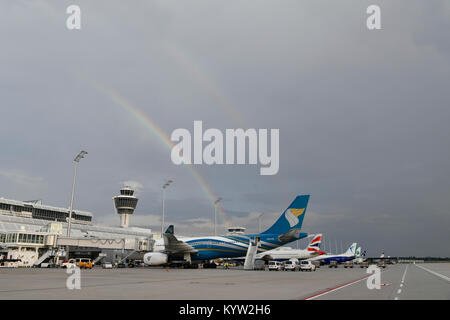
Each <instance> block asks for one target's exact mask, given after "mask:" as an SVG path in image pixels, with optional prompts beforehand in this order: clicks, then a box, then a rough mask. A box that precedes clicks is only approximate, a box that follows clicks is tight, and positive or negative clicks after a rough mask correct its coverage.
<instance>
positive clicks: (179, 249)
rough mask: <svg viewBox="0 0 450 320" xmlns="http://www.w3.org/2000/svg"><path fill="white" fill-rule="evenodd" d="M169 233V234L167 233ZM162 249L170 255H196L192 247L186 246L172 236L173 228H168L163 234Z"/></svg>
mask: <svg viewBox="0 0 450 320" xmlns="http://www.w3.org/2000/svg"><path fill="white" fill-rule="evenodd" d="M168 231H169V232H168ZM163 237H164V247H165V251H166V252H168V253H171V254H174V253H175V254H180V253H196V252H198V251H197V250H195V249H194V247H193V246H191V245H189V244H187V243H186V242H184V241H181V240H178V239H177V237H175V235H174V234H173V226H169V228H167V231H166V232H165V233H164V236H163Z"/></svg>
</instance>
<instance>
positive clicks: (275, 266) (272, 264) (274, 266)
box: [269, 261, 283, 271]
mask: <svg viewBox="0 0 450 320" xmlns="http://www.w3.org/2000/svg"><path fill="white" fill-rule="evenodd" d="M272 270H275V271H280V270H283V265H282V264H281V262H279V261H269V271H272Z"/></svg>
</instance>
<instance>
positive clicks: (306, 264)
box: [300, 260, 316, 271]
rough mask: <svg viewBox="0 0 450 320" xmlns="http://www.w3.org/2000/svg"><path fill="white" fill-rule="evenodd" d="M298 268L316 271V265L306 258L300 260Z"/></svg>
mask: <svg viewBox="0 0 450 320" xmlns="http://www.w3.org/2000/svg"><path fill="white" fill-rule="evenodd" d="M300 270H301V271H316V266H315V265H314V264H313V263H312V262H311V261H307V260H303V261H301V262H300Z"/></svg>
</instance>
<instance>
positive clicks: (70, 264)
mask: <svg viewBox="0 0 450 320" xmlns="http://www.w3.org/2000/svg"><path fill="white" fill-rule="evenodd" d="M76 266H77V263H76V261H75V259H69V261H66V260H64V261H63V262H62V263H61V268H73V267H76Z"/></svg>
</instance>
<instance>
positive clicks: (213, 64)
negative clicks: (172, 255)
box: [0, 0, 450, 256]
mask: <svg viewBox="0 0 450 320" xmlns="http://www.w3.org/2000/svg"><path fill="white" fill-rule="evenodd" d="M374 3H375V4H379V5H380V7H381V10H382V11H381V14H382V16H381V18H382V30H377V31H369V30H368V29H367V28H366V18H367V14H366V8H367V7H368V5H370V4H374ZM70 4H78V5H79V6H80V7H81V16H82V20H81V27H82V28H81V30H74V31H69V30H68V29H67V28H66V19H67V17H68V15H67V14H66V8H67V6H69V5H70ZM0 38H1V50H0V97H1V100H0V101H1V107H0V119H1V125H0V150H1V152H0V196H2V197H5V198H11V199H18V200H30V199H42V200H43V201H44V203H45V204H50V205H55V206H62V207H68V206H69V202H70V192H71V185H72V173H73V161H72V160H73V158H74V156H75V155H76V154H77V153H78V152H79V151H80V150H82V149H84V150H87V151H88V152H89V154H88V155H87V156H86V158H85V159H83V160H82V161H81V162H80V165H79V170H78V176H77V185H76V197H75V208H76V209H82V210H88V211H91V212H92V213H93V214H94V215H95V220H96V222H98V223H102V224H107V225H118V224H119V217H118V216H117V215H116V214H115V211H114V207H113V202H112V199H111V198H112V197H113V196H114V195H116V194H117V193H118V191H119V189H120V188H121V187H122V186H123V184H124V183H126V184H132V185H134V186H136V187H137V196H138V197H139V199H140V200H139V204H138V208H137V209H136V212H135V214H134V216H133V217H132V220H131V224H132V225H135V226H144V227H151V228H152V229H154V230H155V231H159V229H160V213H161V186H162V184H163V183H164V180H165V179H167V178H171V179H173V180H174V181H175V182H174V183H173V185H171V186H170V187H169V188H168V189H167V193H166V199H167V201H166V208H167V211H166V222H167V223H174V224H175V232H176V233H177V234H183V235H195V234H202V235H207V234H211V233H212V230H213V226H212V219H213V214H214V208H213V205H212V203H211V199H209V198H208V196H207V195H206V194H205V192H204V191H203V189H202V186H201V185H200V184H199V183H198V181H197V180H196V179H194V177H193V175H192V174H191V172H190V171H189V170H188V168H187V167H185V166H176V165H174V164H173V163H172V162H171V160H170V150H169V149H168V148H167V146H166V145H165V144H164V143H163V142H162V140H161V139H160V138H159V137H158V136H157V135H155V133H154V132H153V131H152V130H151V129H150V128H149V127H148V125H146V122H145V121H143V120H142V119H143V118H141V119H140V120H139V119H138V118H137V117H136V116H135V115H133V113H132V112H131V111H130V109H128V110H127V108H125V107H124V105H128V106H133V108H135V109H134V110H135V111H136V110H137V111H138V112H140V114H141V115H143V116H144V118H146V119H147V121H148V120H150V121H152V122H153V123H155V124H157V126H158V127H160V128H161V130H162V131H163V132H164V134H165V135H166V136H170V134H171V133H172V131H173V130H175V129H177V128H187V129H188V130H190V131H191V132H192V131H193V121H194V120H202V121H203V125H204V127H205V128H218V129H220V130H225V129H227V128H231V129H232V128H238V127H244V128H256V129H259V128H267V129H271V128H278V129H280V170H279V173H278V174H277V175H274V176H260V174H259V166H251V165H245V166H242V165H241V166H237V165H229V166H219V165H215V166H206V165H201V166H195V170H197V172H198V173H199V174H200V176H201V177H202V178H203V179H204V181H206V184H207V185H208V186H207V188H210V190H212V192H213V193H214V194H215V195H216V196H220V197H222V198H223V199H224V200H223V201H222V207H223V210H224V211H225V212H226V216H227V218H226V219H227V220H228V221H229V223H230V224H232V225H241V226H244V227H247V230H248V231H249V232H256V231H257V230H258V219H257V217H258V216H259V214H260V213H264V215H263V218H262V226H263V228H267V227H269V226H270V225H271V224H272V223H273V222H274V221H275V219H276V218H277V217H278V216H279V215H280V214H281V212H282V211H283V210H284V209H285V208H286V206H287V205H288V204H289V203H290V202H291V201H292V200H293V199H294V197H295V196H296V195H298V194H311V199H310V203H309V206H308V210H307V213H306V216H305V219H304V224H303V231H305V232H309V233H317V232H322V233H323V234H324V236H325V241H326V246H325V248H326V249H328V247H329V244H328V243H329V242H331V247H332V250H333V251H335V247H336V244H337V247H338V251H340V248H341V242H342V244H343V246H348V245H349V244H350V243H351V242H353V241H355V242H358V243H359V244H360V245H361V246H362V247H363V248H364V249H367V251H368V254H369V255H371V256H378V255H379V254H380V253H381V252H382V251H383V250H384V251H385V253H386V254H387V255H433V256H450V247H449V246H448V244H449V243H450V232H449V231H450V214H449V208H450V180H449V177H450V139H449V137H450V125H449V122H450V92H449V88H450V3H449V1H447V0H442V1H440V0H433V1H423V0H418V1H412V0H411V1H410V0H408V1H406V0H404V1H384V0H377V1H370V2H369V1H362V0H358V1H356V0H353V1H347V0H341V1H332V0H329V1H312V0H310V1H299V0H296V1H294V0H293V1H286V0H282V1H273V0H272V1H262V0H258V1H237V0H232V1H212V0H204V1H169V0H159V1H150V0H146V1H136V0H134V1H128V2H126V3H125V2H124V1H111V0H108V1H99V0H97V1H75V0H73V1H56V0H55V1H42V0H34V1H31V0H28V1H26V0H21V1H19V0H16V1H1V2H0ZM111 92H113V93H114V94H113V95H112V94H111ZM118 97H120V99H121V100H120V101H122V104H120V103H118ZM147 123H148V122H147ZM205 187H206V186H205V185H204V186H203V188H205ZM219 223H220V228H219V230H220V231H225V228H224V226H225V219H224V217H222V216H219ZM305 243H306V241H304V240H303V241H302V242H301V243H300V245H301V246H302V245H304V244H305Z"/></svg>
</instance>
